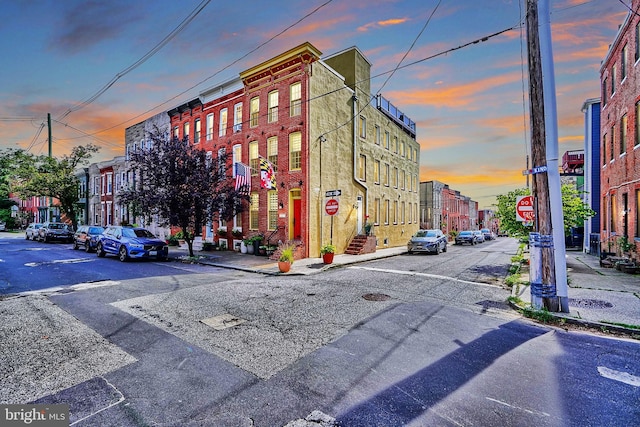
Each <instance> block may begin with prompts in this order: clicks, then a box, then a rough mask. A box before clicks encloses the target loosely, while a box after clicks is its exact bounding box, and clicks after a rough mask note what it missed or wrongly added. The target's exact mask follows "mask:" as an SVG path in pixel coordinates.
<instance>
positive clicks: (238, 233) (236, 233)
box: [231, 227, 242, 239]
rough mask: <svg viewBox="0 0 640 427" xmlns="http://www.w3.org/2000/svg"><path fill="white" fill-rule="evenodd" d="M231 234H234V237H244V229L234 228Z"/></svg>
mask: <svg viewBox="0 0 640 427" xmlns="http://www.w3.org/2000/svg"><path fill="white" fill-rule="evenodd" d="M231 235H232V236H233V238H234V239H241V238H242V230H240V229H239V228H235V227H234V228H233V229H232V230H231Z"/></svg>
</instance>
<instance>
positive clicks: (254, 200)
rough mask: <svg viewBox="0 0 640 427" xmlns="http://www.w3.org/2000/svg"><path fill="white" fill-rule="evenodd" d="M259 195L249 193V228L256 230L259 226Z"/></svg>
mask: <svg viewBox="0 0 640 427" xmlns="http://www.w3.org/2000/svg"><path fill="white" fill-rule="evenodd" d="M259 214H260V195H259V194H258V193H251V203H250V205H249V228H250V229H251V230H257V229H258V226H259V224H260V221H259V219H260V216H259Z"/></svg>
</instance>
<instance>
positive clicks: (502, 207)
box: [496, 184, 595, 236]
mask: <svg viewBox="0 0 640 427" xmlns="http://www.w3.org/2000/svg"><path fill="white" fill-rule="evenodd" d="M560 191H561V193H562V214H563V217H564V234H565V236H568V235H569V233H570V230H571V227H575V226H581V225H582V224H583V222H584V220H585V219H587V218H590V217H592V216H593V215H595V212H594V211H593V210H592V209H591V208H589V206H588V205H587V204H585V203H584V202H583V201H582V199H581V198H580V192H579V191H578V190H577V189H576V188H575V187H574V186H573V185H569V184H562V186H561V188H560ZM530 194H531V192H530V191H529V189H528V188H517V189H515V190H513V191H510V192H509V193H507V194H501V195H499V196H497V201H498V208H497V210H496V216H497V217H498V218H499V220H500V229H501V230H502V231H506V232H507V233H509V234H510V235H513V236H526V235H528V233H530V232H531V231H533V227H525V226H524V223H523V222H520V221H517V220H516V200H517V197H518V196H528V195H530Z"/></svg>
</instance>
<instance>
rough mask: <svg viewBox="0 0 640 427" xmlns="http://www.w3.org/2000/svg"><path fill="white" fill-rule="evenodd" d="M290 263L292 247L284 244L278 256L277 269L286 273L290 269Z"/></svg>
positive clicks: (291, 260)
mask: <svg viewBox="0 0 640 427" xmlns="http://www.w3.org/2000/svg"><path fill="white" fill-rule="evenodd" d="M291 264H293V248H292V247H291V246H284V247H283V248H282V250H281V252H280V258H278V269H279V270H280V272H281V273H286V272H288V271H289V270H290V269H291Z"/></svg>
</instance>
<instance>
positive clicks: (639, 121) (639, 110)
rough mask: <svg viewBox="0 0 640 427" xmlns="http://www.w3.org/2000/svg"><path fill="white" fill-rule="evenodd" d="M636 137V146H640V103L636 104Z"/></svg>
mask: <svg viewBox="0 0 640 427" xmlns="http://www.w3.org/2000/svg"><path fill="white" fill-rule="evenodd" d="M635 132H636V136H635V144H634V145H636V146H637V145H640V101H638V102H636V131H635Z"/></svg>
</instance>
